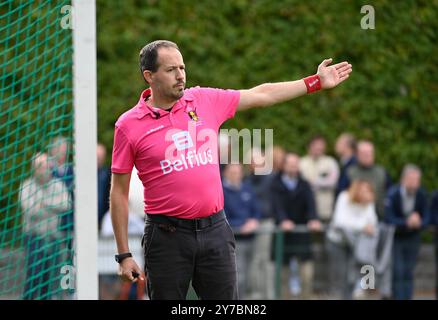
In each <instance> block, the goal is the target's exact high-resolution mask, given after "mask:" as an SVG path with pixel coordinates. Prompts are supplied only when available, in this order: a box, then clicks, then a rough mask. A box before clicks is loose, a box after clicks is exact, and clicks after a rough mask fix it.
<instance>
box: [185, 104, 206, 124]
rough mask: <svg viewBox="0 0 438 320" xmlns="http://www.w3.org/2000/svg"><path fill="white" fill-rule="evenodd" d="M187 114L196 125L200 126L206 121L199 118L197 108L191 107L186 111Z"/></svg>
mask: <svg viewBox="0 0 438 320" xmlns="http://www.w3.org/2000/svg"><path fill="white" fill-rule="evenodd" d="M186 112H187V115H188V116H189V118H190V120H191V121H193V122H194V123H195V126H196V127H198V126H200V125H202V124H203V123H204V121H202V119H201V118H199V116H198V114H197V113H196V109H191V108H190V109H189V110H187V111H186Z"/></svg>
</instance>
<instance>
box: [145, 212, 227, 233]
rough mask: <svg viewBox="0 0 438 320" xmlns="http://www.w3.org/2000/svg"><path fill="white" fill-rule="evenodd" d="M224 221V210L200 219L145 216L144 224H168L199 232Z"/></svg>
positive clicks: (159, 215) (160, 215) (157, 215)
mask: <svg viewBox="0 0 438 320" xmlns="http://www.w3.org/2000/svg"><path fill="white" fill-rule="evenodd" d="M222 220H225V212H224V210H221V211H218V212H216V213H214V214H212V215H211V216H208V217H205V218H200V219H181V218H175V217H170V216H166V215H162V214H146V222H152V223H170V224H172V225H174V226H175V227H183V228H188V229H192V230H195V231H199V230H202V229H205V228H208V227H210V226H212V225H213V224H215V223H216V222H219V221H222Z"/></svg>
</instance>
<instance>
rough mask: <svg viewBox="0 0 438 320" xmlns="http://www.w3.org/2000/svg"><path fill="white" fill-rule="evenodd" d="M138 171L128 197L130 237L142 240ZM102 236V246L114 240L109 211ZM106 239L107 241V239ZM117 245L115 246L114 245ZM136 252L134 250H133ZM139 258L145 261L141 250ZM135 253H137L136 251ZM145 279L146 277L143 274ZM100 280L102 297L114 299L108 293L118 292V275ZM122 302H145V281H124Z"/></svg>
mask: <svg viewBox="0 0 438 320" xmlns="http://www.w3.org/2000/svg"><path fill="white" fill-rule="evenodd" d="M137 175H138V171H137V169H136V168H135V167H134V168H132V173H131V180H130V181H129V196H128V208H129V209H128V235H129V237H134V238H135V237H138V238H141V237H142V235H143V231H144V216H145V215H144V198H143V192H144V188H143V183H142V182H141V180H140V179H139V178H138V176H137ZM101 226H102V227H101V230H100V235H101V236H102V237H103V239H100V241H101V244H102V245H105V242H104V241H105V240H106V239H108V237H111V239H114V230H113V226H112V223H111V214H110V212H109V211H107V212H106V213H105V215H104V216H103V218H102V224H101ZM105 238H106V239H105ZM136 244H137V243H131V244H130V245H131V248H132V249H134V248H136V247H137V245H136ZM114 245H115V244H114ZM133 251H134V250H133ZM138 251H139V254H138V257H139V258H140V259H141V261H142V260H143V254H142V252H141V250H138ZM134 252H135V251H134ZM142 276H143V278H144V279H146V275H145V274H144V273H142ZM99 280H100V284H99V285H100V296H101V297H104V298H106V299H108V298H109V299H113V298H114V296H113V295H108V293H110V292H108V291H117V290H116V289H115V288H116V287H117V284H118V283H119V279H118V276H117V274H113V275H112V274H109V275H106V274H105V275H99ZM118 298H119V299H120V300H127V299H129V300H143V299H145V281H141V280H139V281H137V282H135V283H131V282H127V281H123V283H122V286H121V288H120V295H119V296H118Z"/></svg>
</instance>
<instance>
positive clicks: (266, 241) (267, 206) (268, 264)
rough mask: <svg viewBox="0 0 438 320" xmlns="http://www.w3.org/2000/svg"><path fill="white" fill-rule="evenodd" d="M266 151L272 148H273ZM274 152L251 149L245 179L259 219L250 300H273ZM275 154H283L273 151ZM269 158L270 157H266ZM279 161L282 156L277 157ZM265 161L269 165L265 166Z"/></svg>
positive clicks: (252, 263)
mask: <svg viewBox="0 0 438 320" xmlns="http://www.w3.org/2000/svg"><path fill="white" fill-rule="evenodd" d="M277 149H278V147H277ZM268 151H273V149H271V150H269V149H268ZM273 155H274V153H270V152H268V153H267V154H264V153H263V152H262V151H261V150H259V149H256V148H254V149H253V150H252V152H251V161H250V162H251V165H250V174H249V175H248V177H247V179H246V181H247V182H248V183H250V184H251V186H252V187H253V189H254V193H255V195H256V198H257V200H258V203H259V205H260V211H261V219H260V223H259V229H258V230H259V232H258V233H257V234H256V238H255V240H254V256H253V260H252V262H251V264H250V272H249V279H250V281H249V283H250V286H251V290H250V291H251V293H252V296H251V298H252V299H257V300H259V299H274V286H273V285H272V284H273V283H274V266H273V264H272V261H271V243H272V238H273V237H272V235H273V231H274V229H275V223H274V217H273V212H272V201H271V197H272V196H271V184H272V179H273V177H274V176H275V174H276V173H277V170H275V169H274V168H272V163H274V162H279V160H278V159H273ZM276 156H280V157H281V156H282V154H281V153H278V152H277V153H276ZM267 158H270V159H267ZM280 161H281V162H282V161H283V159H282V158H280ZM267 164H271V166H270V165H267ZM266 167H268V168H269V167H271V168H272V172H270V173H269V174H256V172H255V170H256V168H259V169H262V168H266Z"/></svg>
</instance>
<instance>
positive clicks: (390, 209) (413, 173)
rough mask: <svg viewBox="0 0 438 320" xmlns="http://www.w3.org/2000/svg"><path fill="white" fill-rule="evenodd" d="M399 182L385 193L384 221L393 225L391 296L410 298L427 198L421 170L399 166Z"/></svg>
mask: <svg viewBox="0 0 438 320" xmlns="http://www.w3.org/2000/svg"><path fill="white" fill-rule="evenodd" d="M400 180H401V182H400V185H396V186H394V187H393V188H391V189H390V191H389V192H388V196H387V199H386V201H385V220H386V221H387V222H388V223H390V224H392V225H395V227H396V229H395V235H394V246H393V262H394V263H393V277H392V279H393V284H392V292H393V296H392V297H393V298H394V299H397V300H407V299H412V296H413V291H414V269H415V264H416V262H417V256H418V252H419V249H420V244H421V238H420V231H421V228H422V227H424V226H425V225H426V224H427V210H428V208H427V198H426V193H425V191H424V190H423V189H422V188H421V170H420V168H418V167H417V166H416V165H412V164H408V165H406V166H405V167H404V168H403V172H402V175H401V179H400Z"/></svg>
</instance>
